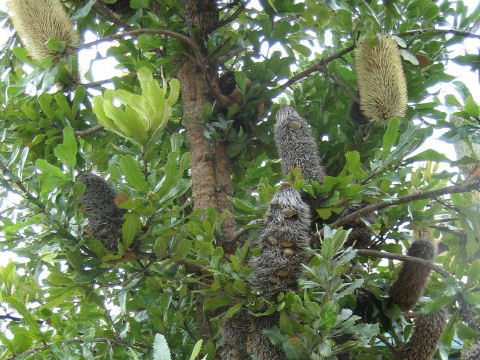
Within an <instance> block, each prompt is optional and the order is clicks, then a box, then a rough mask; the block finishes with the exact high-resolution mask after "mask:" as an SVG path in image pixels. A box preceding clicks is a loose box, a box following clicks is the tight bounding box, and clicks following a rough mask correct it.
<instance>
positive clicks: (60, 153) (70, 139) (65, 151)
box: [53, 126, 77, 170]
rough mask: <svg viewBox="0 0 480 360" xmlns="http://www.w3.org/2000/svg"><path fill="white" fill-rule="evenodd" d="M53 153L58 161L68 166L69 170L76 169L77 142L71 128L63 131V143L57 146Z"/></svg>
mask: <svg viewBox="0 0 480 360" xmlns="http://www.w3.org/2000/svg"><path fill="white" fill-rule="evenodd" d="M53 152H54V153H55V156H56V157H57V159H58V160H60V161H61V162H62V163H64V164H65V165H67V166H68V167H69V169H71V170H73V168H75V164H76V163H77V142H76V140H75V135H74V134H73V129H72V128H71V127H70V126H68V127H66V128H65V129H63V143H62V144H59V145H57V147H56V148H55V149H54V150H53Z"/></svg>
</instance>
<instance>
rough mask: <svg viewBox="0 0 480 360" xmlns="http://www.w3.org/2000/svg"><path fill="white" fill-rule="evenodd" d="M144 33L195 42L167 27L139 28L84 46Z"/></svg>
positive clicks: (189, 42)
mask: <svg viewBox="0 0 480 360" xmlns="http://www.w3.org/2000/svg"><path fill="white" fill-rule="evenodd" d="M143 34H151V35H164V36H168V37H172V38H175V39H179V40H181V41H183V42H184V43H186V44H188V45H190V46H193V42H192V40H191V39H190V38H189V37H188V36H185V35H183V34H179V33H177V32H175V31H171V30H165V29H139V30H132V31H125V32H123V33H121V34H115V35H111V36H106V37H104V38H101V39H98V40H95V41H92V42H89V43H86V44H84V45H83V46H82V47H90V46H93V45H97V44H100V43H102V42H105V41H113V40H119V39H122V38H124V37H126V36H132V37H135V36H139V35H143Z"/></svg>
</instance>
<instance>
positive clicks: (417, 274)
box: [389, 236, 436, 311]
mask: <svg viewBox="0 0 480 360" xmlns="http://www.w3.org/2000/svg"><path fill="white" fill-rule="evenodd" d="M435 253H436V246H435V244H434V243H433V239H430V238H429V236H423V237H420V238H419V239H418V240H416V241H414V242H413V243H412V245H411V247H410V249H409V250H408V252H407V255H408V256H414V257H418V258H421V259H425V260H433V259H434V257H435ZM429 275H430V269H429V268H427V267H425V266H423V265H419V264H415V263H411V262H408V261H405V262H404V263H403V265H402V269H401V270H400V273H399V274H398V278H397V279H396V280H395V281H394V283H393V284H392V286H391V287H390V291H389V294H390V298H391V299H392V300H393V302H394V303H395V304H397V305H398V307H399V308H400V309H402V311H408V310H411V309H413V308H414V307H415V304H416V303H417V302H418V300H419V299H420V297H421V296H422V294H423V290H424V288H425V285H426V284H427V282H428V277H429Z"/></svg>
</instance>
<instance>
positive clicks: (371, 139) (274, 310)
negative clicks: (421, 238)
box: [0, 0, 480, 360]
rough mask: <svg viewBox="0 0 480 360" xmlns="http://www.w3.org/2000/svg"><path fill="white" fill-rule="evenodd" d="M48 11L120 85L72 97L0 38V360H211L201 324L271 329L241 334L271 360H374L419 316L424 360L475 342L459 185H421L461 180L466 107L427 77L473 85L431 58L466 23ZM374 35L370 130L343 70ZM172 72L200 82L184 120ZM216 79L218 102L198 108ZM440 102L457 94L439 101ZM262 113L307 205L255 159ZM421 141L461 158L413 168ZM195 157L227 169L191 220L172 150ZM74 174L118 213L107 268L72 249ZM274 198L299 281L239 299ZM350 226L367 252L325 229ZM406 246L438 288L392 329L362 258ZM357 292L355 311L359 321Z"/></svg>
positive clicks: (98, 253) (448, 50) (472, 236)
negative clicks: (418, 249)
mask: <svg viewBox="0 0 480 360" xmlns="http://www.w3.org/2000/svg"><path fill="white" fill-rule="evenodd" d="M62 3H63V5H64V6H65V8H66V9H67V11H68V13H69V15H70V18H71V19H72V20H73V21H74V22H75V24H76V28H77V31H78V32H79V33H80V34H81V35H82V38H83V39H85V34H86V33H87V32H88V33H89V34H90V35H91V34H94V35H95V36H96V37H97V38H98V39H105V41H110V42H111V46H110V47H109V48H108V50H107V52H106V54H102V53H101V52H100V51H97V53H96V59H100V58H103V57H106V56H109V57H113V58H114V59H116V61H117V62H118V65H117V68H118V69H120V70H121V71H122V72H123V73H124V76H121V77H116V78H114V79H107V80H109V81H97V80H98V79H93V78H92V75H91V74H92V72H91V66H92V64H93V62H94V61H95V59H94V60H93V61H92V63H91V64H80V69H81V70H80V71H79V75H78V74H77V73H76V67H77V65H76V62H77V61H76V56H75V54H73V55H72V54H63V53H62V50H63V49H64V48H65V44H62V43H61V42H58V41H55V39H50V40H49V41H48V43H47V45H46V46H49V49H51V50H52V51H53V52H54V53H55V52H58V53H59V55H58V56H57V57H53V58H47V59H43V60H34V59H32V58H31V57H29V56H28V52H27V50H26V49H25V48H24V47H22V44H21V42H20V40H19V39H18V38H17V37H16V34H15V33H14V32H13V31H12V32H11V36H10V38H9V39H8V40H7V42H6V44H5V46H4V47H3V49H2V51H1V53H0V73H1V74H2V82H1V83H0V90H1V91H0V104H1V106H0V138H1V140H2V141H1V143H0V196H1V199H0V246H1V247H0V250H1V251H2V252H4V253H5V254H9V256H11V258H12V260H11V261H10V262H9V263H8V264H6V265H5V266H4V267H1V268H0V319H1V320H2V322H0V324H1V325H0V358H2V359H60V358H62V359H155V360H159V359H170V358H173V359H195V358H198V359H200V358H202V357H204V356H205V357H206V358H207V359H215V358H216V357H215V356H216V354H217V351H218V348H219V347H220V346H221V344H222V339H221V336H220V335H219V327H220V325H221V323H222V319H224V318H225V317H226V318H232V316H235V315H236V314H239V313H240V312H241V311H244V310H245V309H247V310H248V312H249V314H251V315H254V316H257V317H261V316H262V315H269V316H276V317H278V321H277V322H276V323H275V324H274V326H273V327H268V328H265V329H264V331H263V334H264V335H265V336H267V337H268V338H269V339H270V341H271V342H272V343H273V344H276V345H277V346H278V347H279V348H281V349H282V351H284V352H285V354H286V356H287V358H288V359H307V358H308V359H315V360H316V359H348V358H349V356H351V358H355V359H380V358H384V359H391V358H393V354H392V349H393V347H397V346H401V345H402V344H404V343H406V342H407V341H408V338H409V335H410V334H411V333H412V328H413V324H414V323H415V321H416V318H418V316H421V314H430V313H433V312H436V311H438V310H440V309H447V310H448V311H449V314H450V316H449V321H448V324H447V326H446V329H445V331H444V332H443V335H442V337H441V341H440V344H439V348H438V352H437V353H436V359H444V360H445V359H458V358H460V351H461V349H462V348H468V347H470V346H471V345H472V344H473V343H475V341H476V340H477V339H478V338H479V336H480V325H479V319H480V308H479V307H478V304H479V303H480V261H479V260H478V256H479V253H480V235H479V234H480V217H479V210H480V202H479V201H480V196H479V195H478V194H479V193H478V192H476V190H475V189H478V186H480V185H479V181H478V177H475V173H474V174H473V175H472V174H470V173H466V172H465V171H464V172H463V173H462V172H459V173H456V172H454V171H453V170H445V169H446V168H447V167H446V166H440V164H446V165H450V166H460V168H461V169H465V168H472V167H473V165H475V164H476V163H478V160H479V159H478V156H480V153H476V152H475V146H477V145H476V144H478V143H480V126H479V121H480V107H479V105H478V104H476V103H475V101H474V99H473V97H472V96H471V94H470V92H469V90H468V88H467V87H466V86H465V85H464V84H462V83H460V82H458V81H456V79H455V78H454V77H453V76H451V75H448V74H447V73H446V72H445V66H446V63H447V62H448V61H453V62H455V63H457V64H461V65H464V66H465V67H470V68H471V69H473V70H477V71H479V69H480V67H479V57H478V55H477V54H468V53H467V52H465V54H464V55H461V56H453V55H452V54H453V52H452V48H453V47H454V46H459V45H460V46H461V45H462V44H464V43H465V41H467V39H469V40H471V39H472V38H473V39H477V41H478V39H479V38H480V36H479V35H476V34H475V32H477V33H478V26H479V24H478V18H479V17H480V5H478V6H477V7H476V8H475V9H468V8H467V7H466V6H465V5H464V3H463V1H448V0H439V1H431V0H406V1H401V2H396V1H389V0H385V1H368V0H367V1H356V0H354V1H342V0H339V1H321V2H320V1H311V0H305V1H296V2H293V1H290V0H260V1H258V2H254V1H251V2H247V3H246V4H243V3H242V1H225V0H219V1H216V4H217V7H218V9H220V10H219V17H220V21H219V24H218V26H214V29H210V30H212V31H211V32H210V31H209V33H208V34H205V33H202V27H201V26H198V28H197V25H198V24H196V23H193V25H194V26H193V27H192V26H191V25H192V24H190V23H189V21H186V19H187V20H188V14H186V13H184V11H183V7H182V3H188V1H183V2H181V1H172V0H130V1H129V2H128V1H123V0H117V1H116V2H115V1H104V3H105V4H104V3H101V2H100V1H98V2H97V1H96V0H90V1H62ZM108 3H112V4H110V5H109V6H111V8H112V9H113V10H114V11H113V12H112V11H111V10H109V8H108V7H107V6H106V4H108ZM199 3H200V2H199ZM0 16H1V18H2V19H3V24H4V26H5V28H9V29H12V30H13V27H12V24H11V21H10V19H9V17H8V15H7V14H6V13H1V14H0ZM127 32H128V33H129V34H125V33H127ZM118 34H125V35H118ZM382 34H389V35H390V36H392V38H393V39H394V40H395V41H396V42H397V44H398V45H399V48H400V54H401V56H402V63H403V68H404V71H405V76H406V80H407V88H408V101H409V102H408V109H407V112H406V115H405V117H403V118H393V119H390V120H388V121H386V122H385V123H384V124H371V123H366V124H365V123H363V124H360V123H357V122H353V121H352V120H351V118H350V116H349V112H350V108H351V106H352V102H353V101H354V100H355V99H358V94H357V89H358V85H357V76H356V73H355V68H354V63H355V61H354V60H355V59H354V51H353V50H354V48H355V44H356V42H357V41H359V40H360V41H363V40H365V41H369V42H370V43H372V44H374V43H375V42H376V41H378V40H379V39H380V38H381V36H382ZM102 41H103V40H102ZM98 42H100V41H98ZM98 42H97V41H96V42H94V43H91V44H86V43H85V42H84V43H83V45H81V46H80V49H82V48H83V47H88V48H94V47H95V46H96V44H97V43H98ZM195 61H196V62H195ZM189 62H190V63H194V64H195V66H197V67H198V68H199V69H200V70H198V72H199V73H201V76H200V79H201V80H197V81H204V83H203V86H204V88H201V87H200V86H199V87H198V89H200V90H198V91H199V92H200V95H199V97H201V98H202V99H203V100H202V101H203V102H198V101H197V102H195V101H193V100H192V99H190V98H188V97H187V96H186V94H187V92H188V91H189V90H190V87H189V86H190V85H191V84H187V83H186V81H187V80H188V77H185V76H183V77H182V76H179V71H181V69H182V71H184V70H185V68H184V64H185V63H189ZM227 71H232V72H233V74H234V79H235V84H236V91H237V92H238V94H239V101H228V99H226V98H225V96H223V97H222V94H218V91H215V90H216V89H217V88H216V87H215V85H216V84H215V81H216V80H218V78H219V77H221V76H222V75H223V74H225V73H226V72H227ZM212 73H213V75H212ZM152 74H153V75H152ZM180 74H181V73H180ZM184 74H185V73H184ZM177 78H178V80H177ZM186 78H187V80H186ZM78 79H81V80H78ZM190 80H192V79H190ZM192 81H193V80H192ZM187 82H188V81H187ZM447 83H449V84H453V85H454V86H455V88H456V89H457V90H456V92H455V93H452V94H448V95H446V96H443V95H444V94H441V93H440V89H441V88H442V86H443V85H444V84H447ZM106 84H110V85H112V86H111V87H113V89H106ZM197 85H198V82H197ZM451 88H452V89H453V87H451ZM180 89H181V91H180ZM202 90H205V91H204V92H203V91H202ZM217 90H218V89H217ZM452 91H453V90H452ZM179 92H180V95H179ZM223 95H228V94H223ZM441 95H442V96H441ZM120 103H121V104H120ZM280 103H288V104H290V105H291V106H293V107H294V108H295V109H296V110H297V111H298V113H299V114H300V115H301V116H302V117H304V118H305V119H306V120H307V121H308V122H309V124H310V125H311V127H312V132H313V135H314V137H315V139H316V140H317V143H318V148H319V153H320V156H321V158H322V163H323V165H324V167H325V169H326V173H327V174H328V176H327V177H326V178H325V179H324V182H323V184H318V183H316V182H313V183H311V184H310V183H308V182H305V181H303V180H302V177H301V173H299V172H298V171H296V170H295V169H294V170H293V171H292V172H291V174H289V175H287V177H286V178H282V174H281V164H280V161H279V159H278V154H277V149H276V148H275V143H274V139H273V125H274V123H275V114H276V111H277V109H278V106H279V104H280ZM198 104H200V105H198ZM262 108H263V110H262ZM452 113H454V114H455V115H454V116H455V119H456V120H455V121H452V120H451V117H450V115H451V114H452ZM182 114H183V115H182ZM100 124H101V125H103V126H99V125H100ZM189 124H190V125H189ZM192 124H193V125H195V126H197V127H196V128H195V129H197V130H196V131H194V130H192V129H193V128H192V127H191V126H192ZM189 126H190V127H189ZM438 133H442V134H443V135H442V141H444V142H448V143H452V144H458V143H459V142H460V141H462V142H463V143H464V144H465V146H464V148H467V152H466V153H462V154H461V155H462V156H463V155H465V156H463V157H461V159H459V160H458V161H453V160H452V159H450V158H449V157H448V156H446V155H445V154H444V153H443V152H441V151H437V150H434V149H429V150H422V149H424V148H421V147H422V145H423V144H425V142H426V141H427V140H428V139H431V138H434V137H435V136H437V135H436V134H438ZM199 139H200V140H201V141H207V144H209V146H210V147H208V146H207V148H206V151H213V152H212V153H211V154H213V155H212V156H214V157H215V156H219V157H220V158H221V154H220V155H219V153H220V152H221V151H223V152H224V154H226V156H227V157H228V162H227V161H223V162H222V161H220V160H218V159H219V158H216V159H217V160H215V161H216V162H214V164H216V165H217V167H216V168H215V171H216V173H215V174H213V178H214V180H215V178H216V181H217V183H214V184H213V188H214V191H213V193H214V195H212V196H214V197H215V196H218V194H217V192H218V193H222V192H223V195H222V196H224V198H225V199H228V205H226V202H222V201H223V200H222V201H220V200H218V199H217V202H214V203H213V204H214V205H213V206H210V205H208V202H207V203H206V204H207V205H206V206H203V205H202V204H199V201H197V200H198V199H199V198H198V197H197V193H196V191H198V189H199V188H200V189H201V188H202V187H203V188H204V189H210V187H209V186H210V185H212V184H210V183H208V181H206V180H205V178H204V175H205V174H203V173H199V172H198V171H197V170H196V169H198V167H195V166H200V165H201V164H202V162H203V163H205V162H209V161H210V158H209V157H208V156H204V157H203V158H202V157H201V156H200V157H199V156H198V154H197V152H196V151H197V150H198V148H195V146H197V145H194V146H193V147H192V144H197V143H195V141H197V140H198V141H200V140H199ZM198 147H200V145H198ZM212 149H213V150H212ZM468 150H469V151H468ZM228 163H229V164H228ZM199 164H200V165H199ZM450 169H452V168H450ZM89 172H92V173H95V174H98V175H100V176H102V177H104V178H106V179H108V182H109V183H110V184H111V185H112V186H113V188H114V189H115V190H116V191H117V192H118V194H119V195H118V196H117V198H116V204H117V206H119V207H120V208H121V209H125V210H126V211H127V213H126V215H125V216H124V223H123V226H122V231H121V233H122V236H121V239H119V246H118V253H116V252H110V251H108V250H107V249H106V248H105V247H104V246H103V245H102V243H101V242H100V241H99V240H98V239H95V238H93V237H92V236H90V235H89V234H88V233H86V231H85V229H86V227H87V226H86V224H87V219H86V215H85V211H84V209H82V204H81V203H80V201H79V198H80V197H81V196H82V193H83V192H84V191H85V186H84V185H83V184H81V183H79V182H78V181H76V178H77V176H78V175H79V174H82V173H89ZM222 176H223V177H224V179H223V180H222V179H221V177H222ZM225 178H226V179H227V180H225ZM282 180H287V181H290V182H291V183H292V184H293V187H294V188H295V189H297V190H298V191H299V192H300V193H301V194H302V197H303V198H305V199H309V203H310V205H311V207H312V214H313V217H314V219H315V221H314V225H313V226H312V239H313V240H312V243H311V247H312V250H311V260H310V261H309V262H308V264H304V266H303V274H302V276H301V278H300V279H299V280H298V289H297V290H295V291H289V292H287V293H283V292H282V293H279V294H277V295H275V296H263V295H262V294H259V293H258V292H255V291H252V289H251V287H250V285H249V281H248V279H249V278H250V277H251V276H252V270H251V269H250V268H249V261H250V259H251V258H252V257H254V256H259V255H260V250H259V249H258V246H256V245H255V239H257V238H258V236H259V233H260V231H261V224H262V219H263V218H264V216H265V213H266V212H267V209H268V206H269V202H270V200H271V199H272V197H273V196H274V194H275V193H276V192H277V191H278V189H279V184H280V182H281V181H282ZM202 181H205V182H204V183H202ZM222 181H224V183H225V184H227V185H221V186H220V184H224V183H222ZM192 183H193V186H192ZM196 184H197V185H196ZM228 184H230V185H228ZM196 186H198V187H196ZM228 187H231V189H227V188H228ZM230 190H231V191H230ZM353 205H355V206H357V209H360V210H359V211H360V212H358V213H354V214H355V215H354V217H356V219H357V220H359V221H357V224H358V223H361V224H362V226H364V227H365V228H368V229H370V230H371V233H370V232H369V234H371V239H370V237H369V239H370V240H369V242H368V244H367V246H366V247H367V248H368V249H367V250H373V251H372V252H370V253H369V252H368V251H364V250H365V249H360V250H359V249H356V248H354V247H352V246H350V245H352V244H351V243H350V242H348V240H347V238H348V235H349V232H348V231H347V230H343V229H342V228H341V226H342V225H343V226H347V227H348V225H349V224H348V223H346V222H343V223H342V216H343V215H344V214H345V211H346V209H347V207H349V206H353ZM367 208H368V209H370V211H365V212H364V213H362V212H361V211H362V210H361V209H367ZM347 210H348V209H347ZM369 213H373V214H374V215H375V216H374V217H373V219H372V218H370V217H368V218H367V215H369ZM229 221H230V222H231V225H228V224H229ZM225 224H226V225H225ZM228 226H230V230H234V232H233V233H232V234H230V235H228V234H229V233H228V231H227V230H228V229H227V227H228ZM350 227H351V226H350ZM412 231H423V232H427V233H429V234H431V236H432V237H433V238H435V239H436V241H437V243H438V248H439V249H438V255H437V256H436V258H435V262H436V264H437V265H438V266H437V267H436V268H435V269H436V270H438V271H432V275H431V277H430V280H429V282H428V284H427V287H426V290H425V292H424V294H423V297H422V298H421V299H420V302H419V303H418V304H417V306H416V308H415V309H414V311H413V313H407V312H406V313H402V311H401V310H400V309H399V308H398V307H397V306H395V305H392V304H391V303H390V302H389V299H388V295H387V294H388V292H386V291H385V289H386V288H387V287H388V286H389V285H390V284H391V283H392V282H393V281H394V279H395V277H396V275H397V273H398V271H399V267H398V266H395V265H396V262H394V261H393V260H392V259H390V260H387V261H385V260H383V261H382V258H383V257H386V256H383V255H382V254H385V253H389V254H390V255H391V256H390V257H391V258H395V257H396V256H397V255H398V254H402V253H405V252H406V251H405V249H407V248H409V247H410V244H411V243H412V242H413V240H412ZM369 236H370V235H369ZM232 241H233V243H232ZM232 244H233V245H232ZM378 251H383V253H381V254H380V253H378ZM2 256H3V255H2ZM435 269H434V270H435ZM442 269H443V271H442ZM365 293H368V294H370V295H369V296H371V298H370V299H372V300H371V301H370V302H369V304H368V306H367V307H366V308H364V309H361V311H360V310H359V306H360V305H359V304H360V303H361V302H360V300H359V299H360V296H361V295H362V294H365ZM367 313H368V318H369V321H368V322H366V321H365V320H366V319H365V318H366V317H367ZM372 319H373V320H372ZM262 360H263V359H262Z"/></svg>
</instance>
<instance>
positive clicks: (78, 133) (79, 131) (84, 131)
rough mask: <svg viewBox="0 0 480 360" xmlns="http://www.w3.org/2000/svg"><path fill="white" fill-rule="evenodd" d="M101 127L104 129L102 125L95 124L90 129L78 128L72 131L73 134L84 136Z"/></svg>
mask: <svg viewBox="0 0 480 360" xmlns="http://www.w3.org/2000/svg"><path fill="white" fill-rule="evenodd" d="M103 129H104V127H103V125H96V126H94V127H91V128H90V129H87V130H78V131H74V132H73V133H74V134H75V136H85V135H90V134H93V133H96V132H97V131H100V130H103Z"/></svg>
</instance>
